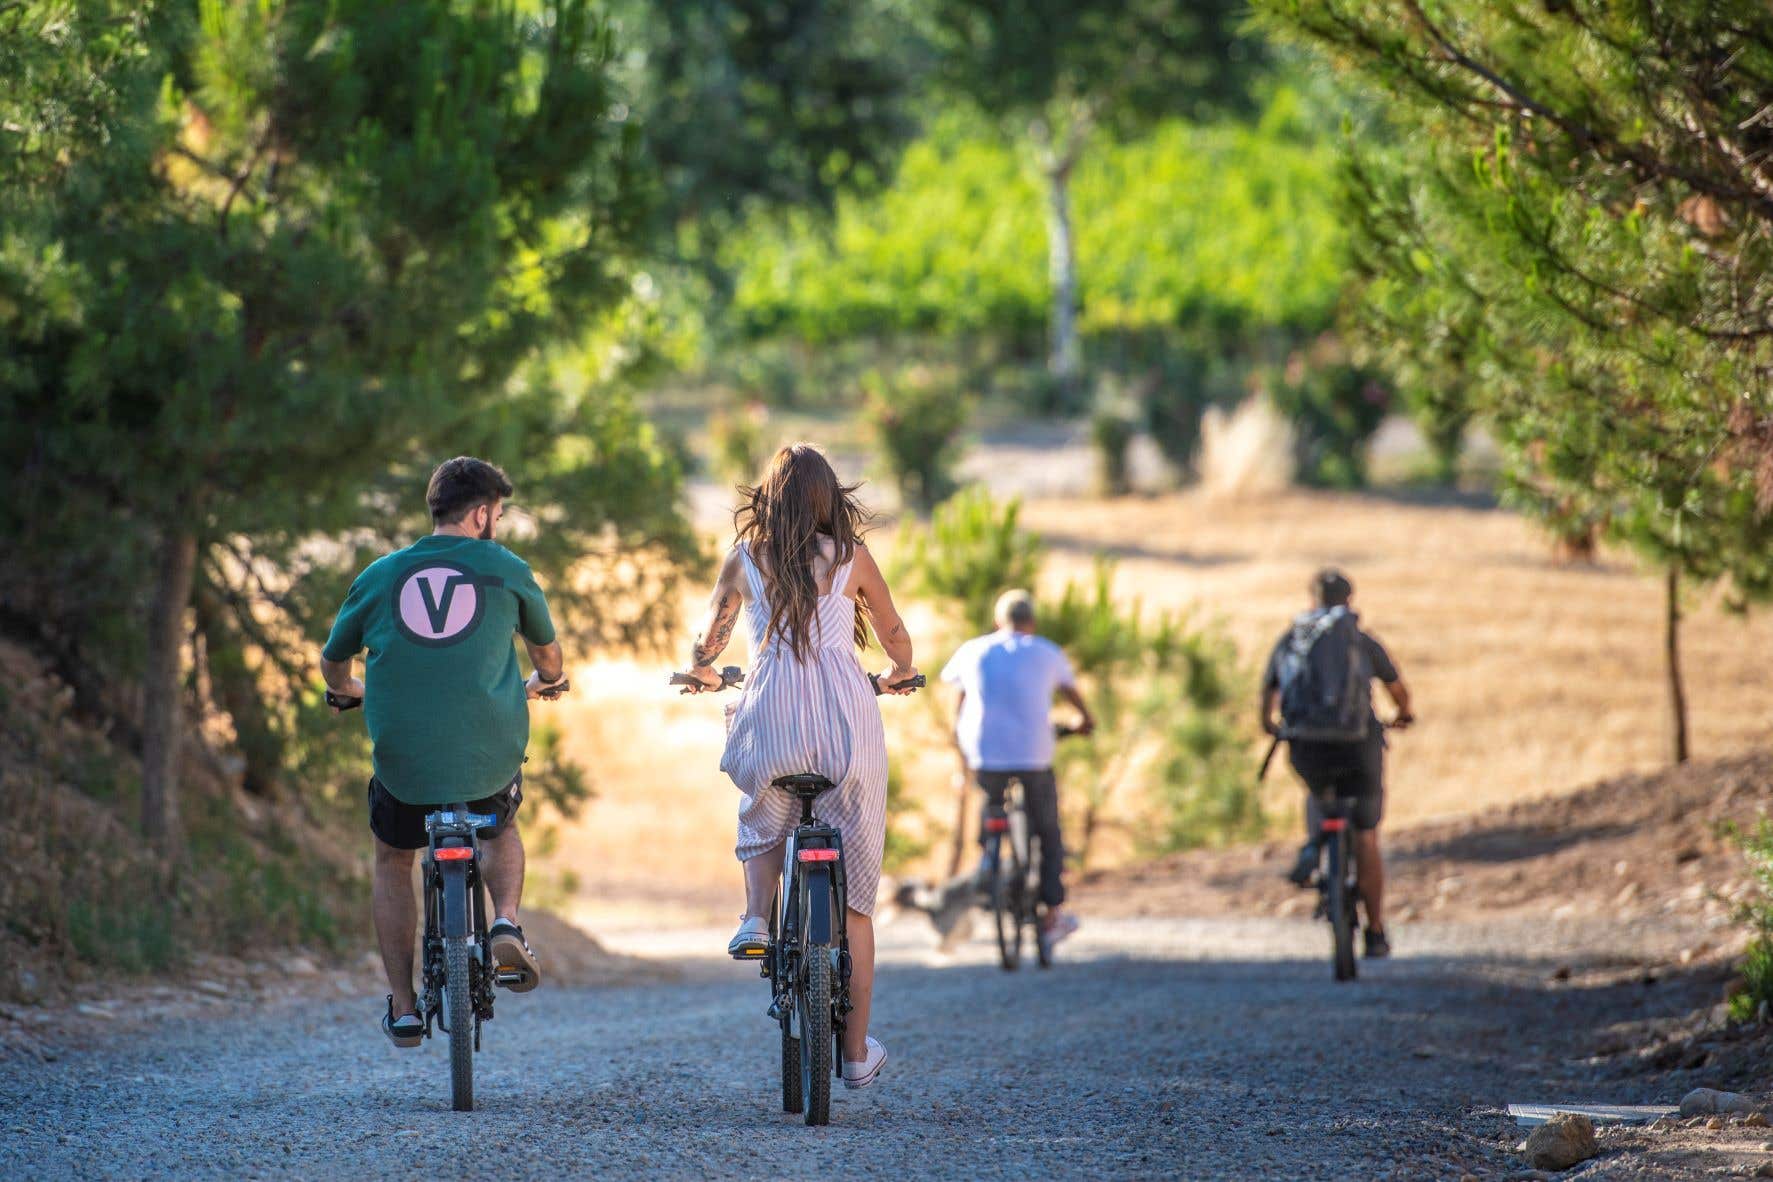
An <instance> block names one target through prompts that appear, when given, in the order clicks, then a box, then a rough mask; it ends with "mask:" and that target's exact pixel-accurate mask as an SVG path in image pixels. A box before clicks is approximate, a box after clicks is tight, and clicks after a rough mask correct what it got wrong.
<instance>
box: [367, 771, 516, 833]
mask: <svg viewBox="0 0 1773 1182" xmlns="http://www.w3.org/2000/svg"><path fill="white" fill-rule="evenodd" d="M522 803H523V773H522V772H518V773H517V778H516V779H514V780H512V781H511V782H510V783H509V784H507V785H505V787H503V788H501V789H499V790H498V791H497V792H495V793H493V794H492V795H491V796H486V797H482V798H481V799H479V800H470V801H469V802H468V811H469V812H474V813H485V814H487V815H488V816H493V817H497V818H498V819H499V823H498V824H497V825H494V826H492V827H491V828H489V829H482V830H481V831H480V836H481V837H482V838H483V839H484V838H493V837H498V836H500V835H501V834H503V833H504V832H505V827H506V826H507V825H508V824H510V823H511V818H513V817H514V816H516V815H517V806H518V805H520V804H522ZM445 807H447V806H445V805H441V804H408V803H406V802H405V801H404V800H400V799H397V798H396V797H395V795H394V794H393V793H392V792H389V791H388V789H387V788H386V787H385V786H384V785H383V784H382V782H381V781H380V780H378V779H376V778H375V777H374V776H371V777H370V778H369V831H370V832H371V833H373V834H375V835H376V840H377V841H379V842H381V843H382V844H383V845H388V846H393V847H394V848H395V849H397V850H422V849H424V848H425V846H426V845H427V844H429V843H428V842H427V841H426V840H425V818H426V817H427V816H429V815H430V814H432V813H434V812H437V811H438V810H439V809H442V808H445Z"/></svg>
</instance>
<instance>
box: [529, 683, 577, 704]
mask: <svg viewBox="0 0 1773 1182" xmlns="http://www.w3.org/2000/svg"><path fill="white" fill-rule="evenodd" d="M572 687H573V683H572V678H570V677H563V678H561V679H560V682H559V684H557V685H549V686H542V687H541V688H539V689H538V690H537V691H536V697H538V698H541V699H542V700H543V701H544V702H552V701H555V700H556V699H558V698H559V697H560V695H561V694H564V693H565V692H566V691H567V690H569V689H571V688H572Z"/></svg>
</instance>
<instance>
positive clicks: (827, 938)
mask: <svg viewBox="0 0 1773 1182" xmlns="http://www.w3.org/2000/svg"><path fill="white" fill-rule="evenodd" d="M801 892H802V897H803V898H804V899H805V900H806V906H805V907H803V908H802V909H801V913H800V914H801V922H802V923H804V924H805V925H806V942H807V943H808V944H826V945H829V944H831V943H832V942H833V941H834V940H835V939H836V933H835V932H833V931H832V923H831V903H832V897H833V896H832V890H831V872H830V871H829V870H823V869H820V870H803V871H802V872H801Z"/></svg>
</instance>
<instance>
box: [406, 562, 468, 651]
mask: <svg viewBox="0 0 1773 1182" xmlns="http://www.w3.org/2000/svg"><path fill="white" fill-rule="evenodd" d="M481 584H482V580H481V578H480V576H479V575H478V574H476V573H475V572H473V571H471V570H469V569H468V568H467V567H465V566H457V565H456V564H455V563H453V562H439V561H437V560H435V559H432V560H427V561H425V562H421V563H420V564H419V565H417V566H415V567H413V568H412V569H411V570H409V571H407V572H406V573H405V574H404V575H402V576H401V577H400V579H399V580H398V581H397V582H396V583H395V585H394V619H395V621H396V622H397V623H398V624H399V625H400V631H401V632H403V633H404V634H405V635H406V638H407V639H408V640H413V641H417V642H418V643H419V644H427V645H434V646H438V647H441V646H443V645H449V644H455V643H457V642H459V641H461V640H464V639H466V638H467V637H468V636H469V635H470V634H472V633H473V631H474V629H475V627H476V626H478V625H479V623H480V617H481V616H482V615H484V614H485V612H486V595H485V592H484V590H483V588H482V585H481Z"/></svg>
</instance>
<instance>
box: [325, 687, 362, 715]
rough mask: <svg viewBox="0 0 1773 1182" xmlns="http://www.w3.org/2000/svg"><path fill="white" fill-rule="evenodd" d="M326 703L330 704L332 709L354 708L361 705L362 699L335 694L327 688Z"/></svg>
mask: <svg viewBox="0 0 1773 1182" xmlns="http://www.w3.org/2000/svg"><path fill="white" fill-rule="evenodd" d="M326 704H327V705H328V706H331V707H332V708H333V709H334V710H355V709H357V707H359V706H361V705H363V699H362V698H350V697H346V696H344V695H343V694H335V693H333V692H332V691H331V690H327V691H326Z"/></svg>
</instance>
